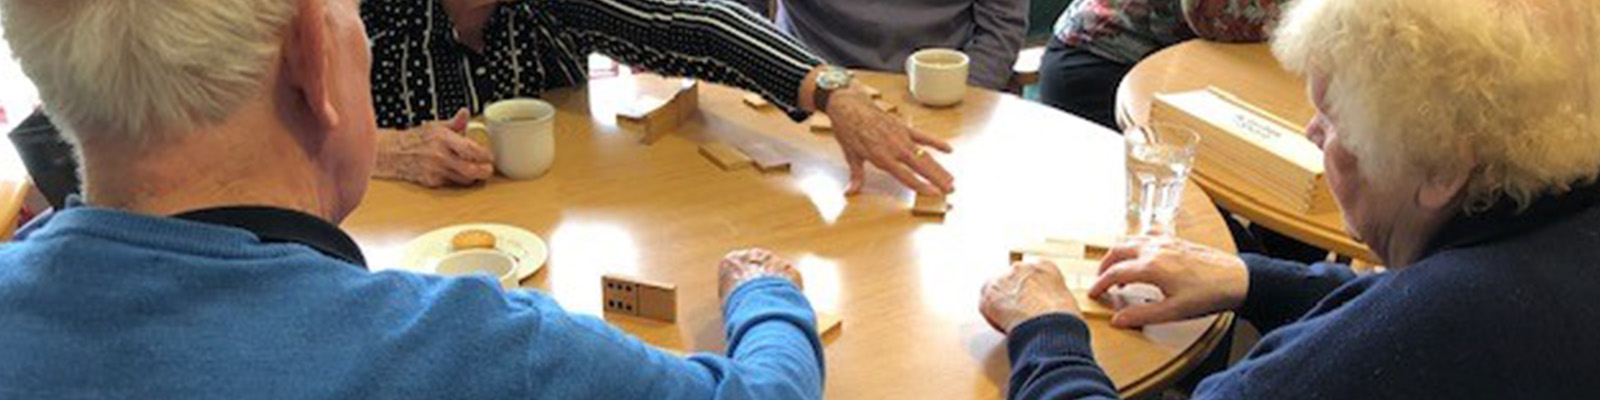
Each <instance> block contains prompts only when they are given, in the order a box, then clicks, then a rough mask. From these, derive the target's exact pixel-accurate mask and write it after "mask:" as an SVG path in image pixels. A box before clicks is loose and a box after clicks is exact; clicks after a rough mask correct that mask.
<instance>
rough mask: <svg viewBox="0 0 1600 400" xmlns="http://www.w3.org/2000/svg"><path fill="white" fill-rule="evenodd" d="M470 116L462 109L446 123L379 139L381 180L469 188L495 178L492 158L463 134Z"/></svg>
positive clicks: (424, 125)
mask: <svg viewBox="0 0 1600 400" xmlns="http://www.w3.org/2000/svg"><path fill="white" fill-rule="evenodd" d="M469 117H470V114H469V113H468V112H467V110H465V109H463V110H461V111H460V112H457V113H456V116H455V118H451V119H450V120H449V121H436V122H429V123H426V124H423V125H422V126H418V127H416V128H412V129H408V130H404V131H390V132H383V134H380V135H379V136H378V167H377V171H376V172H375V175H377V177H379V178H382V179H393V180H405V181H411V182H415V183H417V184H420V185H423V186H427V187H439V186H444V185H447V184H456V185H470V184H472V183H475V182H478V181H481V180H485V179H489V177H490V176H491V175H494V155H492V154H490V153H489V151H488V150H487V149H484V148H483V147H482V146H479V145H478V144H477V143H474V142H473V141H472V140H471V139H467V137H466V136H463V135H462V132H465V131H466V129H467V120H468V118H469Z"/></svg>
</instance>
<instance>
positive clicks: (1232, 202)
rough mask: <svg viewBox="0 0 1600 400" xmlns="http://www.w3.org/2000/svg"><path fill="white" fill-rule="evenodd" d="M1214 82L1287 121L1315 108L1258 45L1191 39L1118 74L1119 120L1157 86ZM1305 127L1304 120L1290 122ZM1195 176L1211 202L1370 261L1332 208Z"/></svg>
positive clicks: (1141, 109) (1134, 118)
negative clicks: (1315, 209) (1311, 207)
mask: <svg viewBox="0 0 1600 400" xmlns="http://www.w3.org/2000/svg"><path fill="white" fill-rule="evenodd" d="M1206 87H1216V88H1219V89H1222V90H1224V91H1227V92H1229V93H1232V94H1234V95H1236V96H1238V97H1239V98H1240V99H1242V100H1244V101H1246V102H1249V103H1250V104H1252V105H1255V106H1257V107H1260V108H1261V109H1262V110H1265V111H1267V112H1270V113H1272V114H1275V115H1277V116H1280V117H1283V119H1285V120H1288V121H1310V120H1311V117H1312V116H1313V115H1315V114H1316V110H1315V109H1314V108H1313V107H1312V105H1311V103H1310V101H1309V100H1308V99H1307V97H1306V85H1305V81H1304V80H1303V79H1301V78H1300V77H1298V76H1295V75H1294V74H1290V73H1289V72H1288V71H1285V70H1284V69H1283V67H1282V66H1281V65H1280V64H1278V60H1277V59H1275V58H1273V57H1272V50H1271V49H1270V48H1269V47H1268V46H1267V45H1265V44H1229V43H1217V42H1210V41H1205V40H1191V41H1188V42H1184V43H1182V44H1178V45H1176V46H1172V47H1168V48H1166V49H1164V50H1161V51H1159V52H1156V53H1155V54H1153V55H1151V56H1150V57H1148V58H1145V59H1144V60H1143V61H1140V62H1139V64H1138V65H1135V66H1134V67H1133V70H1132V71H1129V72H1128V75H1127V76H1126V77H1124V78H1123V79H1122V85H1121V86H1120V87H1119V88H1118V89H1117V120H1118V122H1120V123H1121V124H1122V125H1123V126H1128V125H1129V124H1135V125H1143V124H1145V123H1146V122H1148V118H1149V116H1150V103H1151V101H1152V99H1153V98H1154V96H1155V95H1156V94H1159V93H1175V92H1185V91H1190V90H1202V89H1205V88H1206ZM1294 128H1295V129H1297V130H1299V131H1301V132H1304V131H1305V129H1304V127H1303V126H1298V127H1294ZM1190 176H1191V177H1193V179H1194V181H1195V183H1198V184H1199V185H1200V187H1201V188H1204V189H1205V191H1206V192H1207V193H1208V194H1210V195H1211V197H1212V198H1214V199H1216V201H1217V204H1219V205H1221V206H1222V207H1223V208H1226V209H1228V210H1229V211H1232V212H1234V213H1238V214H1239V215H1241V216H1244V217H1245V218H1246V219H1249V220H1250V221H1252V222H1254V223H1257V224H1261V225H1262V226H1265V227H1267V228H1268V229H1272V230H1274V231H1277V232H1279V233H1282V234H1285V235H1288V236H1289V237H1293V238H1295V239H1297V240H1300V241H1302V242H1306V243H1309V244H1311V245H1313V246H1317V247H1320V248H1323V249H1328V250H1330V251H1333V252H1334V253H1338V254H1341V255H1345V256H1350V257H1354V258H1357V259H1360V260H1363V261H1367V262H1372V263H1377V262H1378V258H1377V257H1376V256H1373V255H1372V252H1371V251H1370V250H1368V249H1367V246H1366V245H1364V244H1362V243H1360V242H1357V241H1356V240H1355V239H1352V238H1351V237H1350V234H1349V233H1348V232H1346V231H1345V225H1344V217H1343V216H1342V215H1341V214H1340V213H1339V211H1337V210H1333V211H1328V212H1322V213H1305V212H1299V211H1296V210H1289V209H1286V208H1283V207H1281V206H1276V205H1273V204H1270V203H1268V202H1264V201H1261V200H1260V199H1265V198H1268V197H1267V195H1266V194H1265V193H1267V192H1266V190H1264V189H1262V188H1260V187H1259V186H1256V185H1254V184H1252V183H1249V182H1232V181H1226V180H1219V179H1213V178H1211V177H1209V176H1207V175H1206V171H1205V170H1203V169H1196V170H1195V173H1194V174H1191V175H1190Z"/></svg>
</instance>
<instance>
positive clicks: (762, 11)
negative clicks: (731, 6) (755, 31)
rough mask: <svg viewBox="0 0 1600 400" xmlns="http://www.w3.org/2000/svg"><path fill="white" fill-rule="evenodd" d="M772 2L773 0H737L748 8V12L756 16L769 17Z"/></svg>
mask: <svg viewBox="0 0 1600 400" xmlns="http://www.w3.org/2000/svg"><path fill="white" fill-rule="evenodd" d="M772 1H773V0H739V3H740V4H744V6H745V7H749V8H750V11H754V12H755V13H756V15H760V16H762V17H769V16H771V15H772ZM779 1H781V0H779Z"/></svg>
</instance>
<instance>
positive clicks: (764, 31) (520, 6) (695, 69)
mask: <svg viewBox="0 0 1600 400" xmlns="http://www.w3.org/2000/svg"><path fill="white" fill-rule="evenodd" d="M361 13H362V17H363V19H364V20H365V22H366V24H367V33H368V36H370V38H371V39H370V40H371V41H372V43H371V45H372V54H373V72H372V86H373V101H374V102H376V103H377V104H376V106H377V111H378V125H379V126H380V127H383V128H385V130H386V131H385V132H383V134H382V135H380V140H379V157H378V158H379V160H378V176H380V177H384V178H389V179H404V180H409V181H413V182H417V183H419V184H422V185H426V186H439V185H445V184H467V183H472V182H475V181H478V180H482V179H485V178H487V177H488V176H489V175H490V174H492V173H493V167H492V163H491V162H490V161H491V156H490V155H489V153H488V152H487V151H485V150H484V149H482V148H480V147H478V146H477V145H476V144H474V143H472V142H471V141H468V140H466V139H464V138H462V137H461V136H460V135H459V134H457V132H459V131H460V130H462V128H464V126H465V119H466V116H467V115H468V113H469V112H470V113H474V114H475V113H479V112H482V110H483V107H484V106H486V105H487V104H489V103H492V102H494V101H496V100H500V99H506V98H513V97H527V96H537V95H539V94H540V93H542V92H543V91H545V90H548V89H554V88H560V87H566V86H572V85H579V84H583V83H584V82H585V79H586V78H587V75H586V74H587V71H588V68H587V65H586V63H587V60H588V54H589V53H591V52H599V53H603V54H605V55H607V56H610V57H612V58H615V59H617V60H619V61H621V62H623V63H626V64H632V65H638V66H641V67H643V68H646V69H649V70H651V71H655V72H658V73H662V74H667V75H676V76H687V77H692V78H696V79H702V80H706V81H711V82H717V83H721V84H727V85H731V86H736V87H740V88H743V89H746V90H750V91H752V92H755V93H759V94H761V95H762V96H763V97H766V98H767V100H769V101H771V102H772V103H773V104H775V105H777V106H779V107H781V108H783V109H784V110H785V111H786V112H788V113H789V116H790V117H791V118H793V119H795V120H796V121H799V120H801V119H804V118H805V117H806V116H808V115H809V114H810V113H811V112H813V111H821V112H824V113H827V114H828V115H829V116H830V117H831V118H832V119H833V121H834V129H835V137H836V138H837V140H838V142H839V145H840V147H841V148H842V149H843V150H844V154H845V158H846V159H847V160H848V161H849V164H850V171H851V174H850V175H851V179H850V181H851V182H850V189H849V191H850V192H852V193H853V192H855V191H857V190H860V188H861V184H862V182H863V181H864V180H865V168H864V166H865V165H866V163H869V162H870V163H872V164H873V165H874V166H876V167H878V168H880V169H882V170H884V171H885V172H888V173H889V174H890V175H892V176H894V177H895V179H897V180H899V181H900V182H902V183H904V184H906V185H907V186H909V187H911V188H913V189H915V190H917V191H918V192H921V193H925V194H935V193H946V192H950V191H952V190H953V189H954V187H953V186H952V184H953V179H952V178H951V176H950V174H949V173H948V172H946V171H945V170H944V168H943V167H942V166H940V165H939V164H938V163H937V162H936V161H934V160H933V158H931V157H929V156H928V155H927V153H926V152H925V151H924V150H923V149H922V147H923V146H928V147H933V148H935V149H938V150H941V151H945V152H948V151H950V146H949V145H948V144H946V143H944V142H943V141H940V140H938V139H935V138H932V137H929V136H926V135H924V134H922V133H920V132H917V131H915V130H913V129H911V128H910V127H907V126H906V125H905V124H903V123H900V122H899V121H898V120H896V119H895V118H893V117H890V116H889V115H887V114H885V113H884V112H882V111H880V110H878V108H877V107H875V106H873V105H872V99H871V97H870V96H868V95H866V94H865V92H863V91H861V90H860V89H859V85H856V84H854V83H851V84H849V85H848V86H843V87H832V86H837V84H838V82H839V81H840V80H839V78H840V76H841V74H839V73H838V72H837V70H836V69H835V68H834V67H831V66H827V65H825V64H824V63H823V62H822V61H821V60H819V59H818V58H817V57H816V56H815V55H813V54H812V53H811V52H810V51H808V50H806V49H805V48H804V47H803V46H801V45H800V44H799V43H797V42H795V41H794V40H793V39H791V38H789V37H786V36H784V35H783V34H781V33H779V32H778V31H776V30H775V29H774V28H773V27H772V26H771V25H770V24H769V23H768V22H766V21H765V20H763V19H762V18H761V17H759V16H757V15H755V14H754V13H752V12H750V11H749V10H748V9H745V8H744V7H743V6H740V5H736V4H734V3H731V2H725V1H724V0H366V1H365V2H363V4H362V6H361ZM819 80H821V81H822V84H820V85H819ZM814 100H815V101H814ZM819 105H820V107H819ZM446 119H448V120H446Z"/></svg>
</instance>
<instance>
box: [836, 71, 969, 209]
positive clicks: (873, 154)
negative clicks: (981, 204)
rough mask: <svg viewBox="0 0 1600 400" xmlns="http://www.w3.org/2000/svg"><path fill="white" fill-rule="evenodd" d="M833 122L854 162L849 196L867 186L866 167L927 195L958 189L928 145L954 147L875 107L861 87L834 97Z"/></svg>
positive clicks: (847, 155) (947, 149) (943, 148)
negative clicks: (869, 164)
mask: <svg viewBox="0 0 1600 400" xmlns="http://www.w3.org/2000/svg"><path fill="white" fill-rule="evenodd" d="M827 104H828V110H827V114H828V118H830V119H832V120H833V131H834V139H836V140H838V141H839V147H840V148H841V149H843V150H844V157H845V161H848V162H849V163H850V188H849V189H847V190H846V192H848V193H849V194H856V193H859V192H860V191H861V187H862V185H863V184H864V183H865V182H866V174H867V171H866V163H868V162H871V163H872V165H873V166H876V167H878V169H882V170H883V171H884V172H888V173H889V175H890V176H893V177H894V179H895V180H898V181H900V183H902V184H905V185H906V186H907V187H910V188H911V189H913V190H916V191H917V193H921V194H929V195H932V194H945V193H950V192H953V191H955V178H953V177H951V176H950V172H949V171H945V169H944V166H941V165H939V162H938V161H934V159H933V157H932V156H930V155H928V153H927V151H926V150H924V148H923V146H927V147H932V148H934V149H938V150H939V151H942V152H945V153H949V152H950V144H948V143H945V142H944V141H943V140H939V139H937V138H934V137H932V136H928V135H926V134H923V133H922V132H917V131H916V130H915V129H911V127H909V126H906V124H905V123H903V122H900V120H898V119H896V118H894V117H893V116H891V115H889V114H888V113H886V112H884V111H883V110H880V109H878V106H877V105H875V104H873V101H872V96H869V95H867V94H866V93H864V92H861V91H860V90H857V89H853V88H852V89H845V90H841V91H838V92H835V93H833V94H831V96H830V97H829V98H828V103H827Z"/></svg>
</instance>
